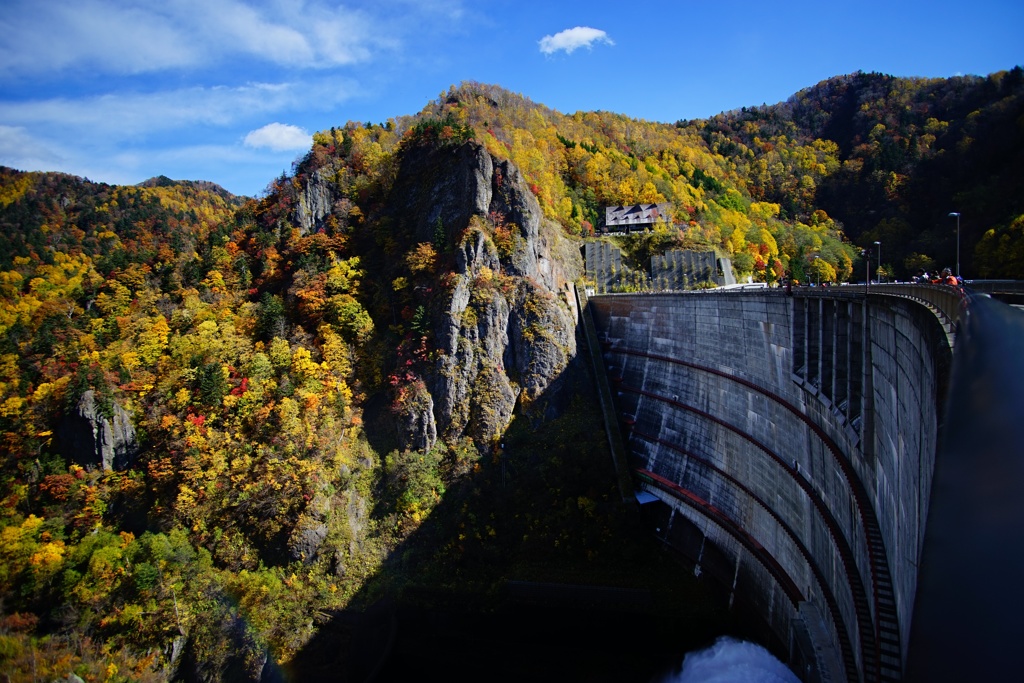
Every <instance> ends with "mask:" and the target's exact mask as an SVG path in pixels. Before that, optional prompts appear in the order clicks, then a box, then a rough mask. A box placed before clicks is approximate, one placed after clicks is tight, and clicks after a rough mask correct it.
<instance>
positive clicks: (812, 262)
mask: <svg viewBox="0 0 1024 683" xmlns="http://www.w3.org/2000/svg"><path fill="white" fill-rule="evenodd" d="M819 258H821V257H820V256H818V255H817V254H815V255H814V256H812V257H811V270H813V271H814V277H815V278H816V281H817V283H818V284H817V286H818V287H821V271H820V270H818V269H817V268H815V267H814V262H815V261H817V260H818V259H819Z"/></svg>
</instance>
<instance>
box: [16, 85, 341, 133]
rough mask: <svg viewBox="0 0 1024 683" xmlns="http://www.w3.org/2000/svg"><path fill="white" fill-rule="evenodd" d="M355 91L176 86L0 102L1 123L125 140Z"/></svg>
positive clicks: (329, 103)
mask: <svg viewBox="0 0 1024 683" xmlns="http://www.w3.org/2000/svg"><path fill="white" fill-rule="evenodd" d="M353 92H354V86H352V85H351V84H350V83H349V82H348V81H347V80H345V79H321V80H318V81H314V82H295V83H249V84H246V85H243V86H238V87H226V86H217V87H212V88H207V87H192V88H181V89H178V90H168V91H161V92H156V93H115V94H107V95H100V96H94V97H85V98H80V99H70V98H53V99H49V100H38V101H28V102H2V101H0V122H3V123H6V124H11V125H15V126H18V125H20V126H24V127H26V128H31V129H37V130H44V129H46V128H51V129H57V130H67V129H71V130H73V131H75V132H76V133H78V134H81V135H86V136H88V137H89V138H118V139H126V138H131V137H135V136H141V135H146V134H152V133H157V132H161V131H168V130H175V129H181V128H185V127H194V126H202V125H207V126H228V125H231V124H233V123H237V122H239V121H243V120H245V119H246V118H250V117H254V116H260V115H266V114H272V113H277V112H281V111H285V110H289V109H297V108H304V109H308V108H309V105H310V103H316V105H317V106H319V107H322V108H324V109H329V108H332V107H336V106H338V105H340V104H341V103H342V102H344V101H346V100H347V99H349V97H350V96H351V95H352V93H353Z"/></svg>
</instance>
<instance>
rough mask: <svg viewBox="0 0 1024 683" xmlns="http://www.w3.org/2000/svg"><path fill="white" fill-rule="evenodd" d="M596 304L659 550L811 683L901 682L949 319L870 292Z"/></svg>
mask: <svg viewBox="0 0 1024 683" xmlns="http://www.w3.org/2000/svg"><path fill="white" fill-rule="evenodd" d="M844 289H845V288H844ZM851 289H852V288H851ZM589 308H590V310H591V314H592V316H593V318H594V321H595V324H596V328H597V333H598V337H599V339H600V340H601V342H602V347H603V349H602V350H603V358H604V363H605V367H606V370H607V373H608V376H609V379H610V381H611V389H612V394H613V397H614V401H615V404H616V410H617V412H618V414H619V416H620V418H621V420H622V426H623V431H624V434H625V438H626V440H627V449H628V453H629V459H630V463H629V465H630V468H631V469H632V471H633V473H634V482H635V484H636V486H637V487H638V489H642V491H643V492H644V493H645V494H646V495H645V496H644V499H645V500H648V501H655V502H653V503H649V504H647V505H645V506H644V507H645V508H646V509H648V510H652V511H653V512H652V514H653V516H654V518H655V519H656V520H657V521H656V526H657V528H658V533H659V535H660V536H661V537H662V538H663V539H664V541H665V542H666V543H669V544H670V545H672V546H673V547H674V548H676V549H678V550H679V551H681V552H682V554H683V555H684V556H685V557H687V558H688V559H689V561H690V562H692V563H693V565H694V571H695V572H697V573H706V574H707V575H710V576H713V577H715V579H717V580H718V581H719V582H720V583H721V584H722V585H723V586H725V587H726V588H727V589H728V590H729V591H730V593H731V596H732V597H731V600H734V601H735V602H736V603H737V605H739V606H740V607H742V608H743V609H745V610H747V611H750V612H752V613H754V614H756V615H758V616H759V617H760V619H761V621H762V622H763V624H764V629H765V634H766V637H767V638H769V639H773V641H774V643H775V646H776V650H779V651H782V652H784V653H788V656H789V659H790V664H791V666H793V667H794V670H795V671H797V673H798V674H799V675H801V676H802V677H803V678H804V679H805V680H822V681H844V680H846V681H888V680H901V679H902V672H903V671H904V670H905V666H906V653H907V648H908V641H909V637H910V634H909V626H910V622H911V615H912V613H913V609H914V596H915V592H916V589H917V579H918V569H917V567H918V562H919V559H920V557H921V552H922V547H923V544H924V535H925V533H924V532H925V521H926V519H927V517H928V507H929V493H930V491H931V484H932V474H933V471H934V468H935V454H936V450H937V442H938V433H939V423H940V417H941V415H942V405H943V401H944V394H945V382H946V378H947V377H948V368H949V364H950V360H951V346H950V340H951V336H950V330H949V328H948V326H947V327H944V326H943V321H944V319H943V316H942V314H941V312H939V311H938V309H937V308H936V307H934V306H930V305H926V304H925V303H924V302H921V301H918V300H914V299H912V298H907V297H901V296H889V295H885V294H883V293H876V292H875V288H872V291H871V294H870V295H867V296H866V295H865V293H864V291H863V290H858V291H856V292H854V291H848V292H846V291H842V290H839V289H836V290H832V291H829V290H817V291H814V290H809V291H806V292H798V293H797V294H796V295H795V296H785V295H784V294H783V293H782V292H778V291H769V292H761V293H756V294H754V293H721V294H711V293H694V294H678V293H677V294H664V295H659V294H644V295H606V296H595V297H592V298H591V299H590V302H589Z"/></svg>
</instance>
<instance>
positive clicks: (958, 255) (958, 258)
mask: <svg viewBox="0 0 1024 683" xmlns="http://www.w3.org/2000/svg"><path fill="white" fill-rule="evenodd" d="M949 215H950V216H956V279H957V280H959V279H960V212H959V211H951V212H950V213H949Z"/></svg>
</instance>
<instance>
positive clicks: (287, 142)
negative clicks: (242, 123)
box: [243, 123, 312, 152]
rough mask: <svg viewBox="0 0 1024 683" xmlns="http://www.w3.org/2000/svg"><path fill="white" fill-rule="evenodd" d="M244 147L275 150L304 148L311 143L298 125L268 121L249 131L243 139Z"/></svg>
mask: <svg viewBox="0 0 1024 683" xmlns="http://www.w3.org/2000/svg"><path fill="white" fill-rule="evenodd" d="M243 142H244V144H245V146H246V147H252V148H253V149H263V148H265V149H270V150H273V151H275V152H286V151H288V150H298V149H306V148H307V147H309V146H310V145H311V144H312V137H311V136H310V134H309V133H307V132H306V131H304V130H302V129H301V128H299V127H298V126H292V125H289V124H287V123H268V124H267V125H265V126H263V127H262V128H257V129H256V130H253V131H249V133H248V134H247V135H246V136H245V140H244V141H243Z"/></svg>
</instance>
